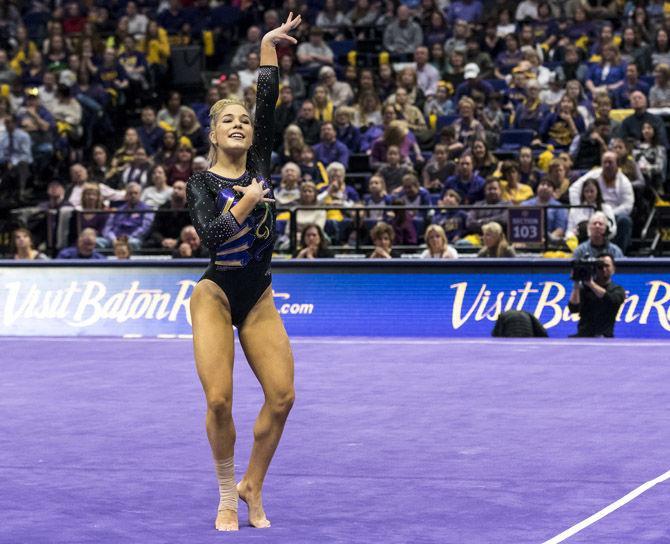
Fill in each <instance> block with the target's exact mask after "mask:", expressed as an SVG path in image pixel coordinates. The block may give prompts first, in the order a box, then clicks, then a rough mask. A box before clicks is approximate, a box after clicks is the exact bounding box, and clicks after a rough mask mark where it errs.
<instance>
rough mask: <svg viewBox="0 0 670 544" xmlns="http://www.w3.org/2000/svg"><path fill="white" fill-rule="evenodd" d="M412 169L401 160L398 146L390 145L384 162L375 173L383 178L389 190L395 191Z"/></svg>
mask: <svg viewBox="0 0 670 544" xmlns="http://www.w3.org/2000/svg"><path fill="white" fill-rule="evenodd" d="M411 171H412V167H411V166H409V165H408V164H407V163H406V162H401V155H400V148H399V147H398V146H397V145H390V146H388V149H387V151H386V162H385V163H382V166H381V168H379V170H377V175H379V176H381V177H382V178H383V179H384V183H385V185H386V188H387V190H388V191H389V192H397V191H398V190H400V187H401V186H402V179H403V177H405V176H406V175H407V174H409V173H410V172H411Z"/></svg>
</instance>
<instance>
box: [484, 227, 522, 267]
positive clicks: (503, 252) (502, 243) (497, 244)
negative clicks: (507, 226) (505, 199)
mask: <svg viewBox="0 0 670 544" xmlns="http://www.w3.org/2000/svg"><path fill="white" fill-rule="evenodd" d="M482 242H483V243H484V247H483V248H482V249H480V250H479V253H477V257H485V258H496V257H498V258H499V257H503V258H505V257H507V258H509V257H516V252H515V251H514V248H513V247H512V246H510V245H508V243H507V237H506V236H505V232H504V231H503V228H502V227H501V226H500V224H499V223H496V222H494V221H492V222H490V223H485V224H484V225H482Z"/></svg>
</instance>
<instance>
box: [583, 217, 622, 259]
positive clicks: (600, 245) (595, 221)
mask: <svg viewBox="0 0 670 544" xmlns="http://www.w3.org/2000/svg"><path fill="white" fill-rule="evenodd" d="M588 233H589V239H588V240H586V241H585V242H582V243H581V244H579V245H578V246H577V248H576V249H575V251H574V252H573V254H572V256H573V257H574V258H575V259H584V258H586V257H590V258H592V259H595V258H597V257H598V256H599V255H601V254H603V253H609V254H610V255H612V256H614V258H615V259H621V258H623V256H624V254H623V251H621V248H619V246H617V245H616V244H615V243H613V242H610V241H609V240H608V226H607V216H606V215H605V214H604V213H602V212H595V213H594V214H593V215H592V216H591V217H590V218H589V225H588Z"/></svg>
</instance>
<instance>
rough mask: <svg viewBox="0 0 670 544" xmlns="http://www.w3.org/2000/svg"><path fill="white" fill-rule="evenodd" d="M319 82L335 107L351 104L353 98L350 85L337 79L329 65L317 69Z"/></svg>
mask: <svg viewBox="0 0 670 544" xmlns="http://www.w3.org/2000/svg"><path fill="white" fill-rule="evenodd" d="M319 83H320V84H321V85H322V86H323V88H324V89H325V90H326V93H327V95H328V99H329V100H330V101H331V102H332V104H333V106H334V107H335V108H336V109H337V108H339V107H340V106H346V105H348V104H351V102H352V101H353V99H354V92H353V91H352V90H351V85H349V84H348V83H347V82H346V81H338V80H337V76H336V75H335V70H333V68H332V67H330V66H324V67H322V68H321V70H319Z"/></svg>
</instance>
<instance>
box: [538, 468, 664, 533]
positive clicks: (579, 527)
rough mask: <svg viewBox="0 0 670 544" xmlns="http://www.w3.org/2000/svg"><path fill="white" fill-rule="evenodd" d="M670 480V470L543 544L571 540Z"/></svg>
mask: <svg viewBox="0 0 670 544" xmlns="http://www.w3.org/2000/svg"><path fill="white" fill-rule="evenodd" d="M669 478H670V470H669V471H668V472H666V473H664V474H661V475H660V476H659V477H658V478H654V479H653V480H649V481H648V482H646V483H644V484H642V485H641V486H640V487H637V488H636V489H634V490H633V491H631V492H630V493H628V495H625V496H623V497H621V498H620V499H619V500H618V501H616V502H613V503H612V504H610V505H609V506H606V507H605V508H603V509H602V510H601V511H600V512H596V513H595V514H593V515H592V516H591V517H589V518H586V519H585V520H584V521H580V522H579V523H578V524H577V525H573V526H572V527H570V528H569V529H568V530H566V531H563V532H562V533H561V534H560V535H556V536H555V537H554V538H552V539H550V540H547V541H546V542H544V543H543V544H558V543H559V542H563V541H564V540H565V539H567V538H570V537H571V536H573V535H574V534H576V533H578V532H579V531H581V530H582V529H586V527H588V526H589V525H592V524H594V523H595V522H596V521H598V520H600V519H602V518H604V517H605V516H607V515H608V514H611V513H612V512H614V511H615V510H618V509H619V508H621V507H622V506H624V505H625V504H628V503H629V502H630V501H632V500H633V499H634V498H636V497H638V496H639V495H642V493H644V492H645V491H647V490H649V489H651V488H652V487H654V486H655V485H656V484H660V483H661V482H664V481H665V480H667V479H669Z"/></svg>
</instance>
